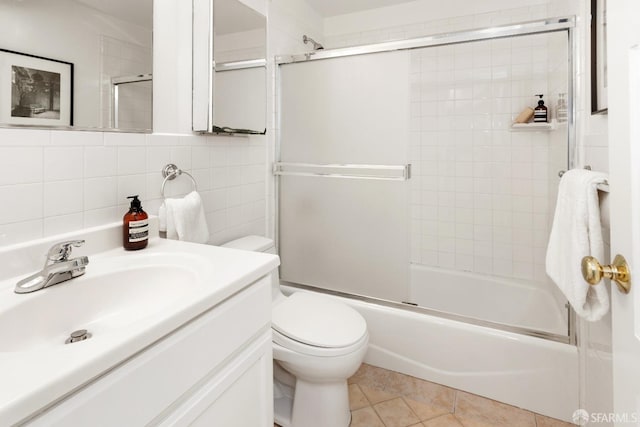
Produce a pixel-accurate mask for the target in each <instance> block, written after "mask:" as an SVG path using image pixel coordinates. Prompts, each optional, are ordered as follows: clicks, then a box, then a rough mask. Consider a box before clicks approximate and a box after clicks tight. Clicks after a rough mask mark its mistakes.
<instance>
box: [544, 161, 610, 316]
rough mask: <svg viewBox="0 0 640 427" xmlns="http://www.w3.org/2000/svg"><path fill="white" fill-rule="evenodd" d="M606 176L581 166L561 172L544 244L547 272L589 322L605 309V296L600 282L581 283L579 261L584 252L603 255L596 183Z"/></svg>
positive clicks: (607, 301)
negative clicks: (551, 219) (552, 215)
mask: <svg viewBox="0 0 640 427" xmlns="http://www.w3.org/2000/svg"><path fill="white" fill-rule="evenodd" d="M606 179H607V175H606V174H604V173H602V172H592V171H590V170H585V169H572V170H569V171H567V172H565V174H564V175H563V176H562V179H561V180H560V187H559V189H558V201H557V203H556V211H555V215H554V218H553V226H552V228H551V236H550V237H549V246H548V247H547V259H546V267H547V274H548V275H549V277H551V279H553V281H554V282H555V283H556V284H557V285H558V287H559V288H560V290H562V292H563V293H564V295H565V296H566V297H567V299H568V300H569V303H571V306H572V307H573V309H574V310H575V311H576V313H577V314H578V315H580V316H581V317H583V318H585V319H586V320H589V321H592V322H595V321H596V320H600V319H601V318H602V316H604V315H605V314H606V313H607V311H608V310H609V295H608V293H607V288H606V287H605V286H604V284H603V283H601V284H598V285H595V286H590V285H589V284H588V283H587V282H585V280H584V279H583V277H582V271H581V261H582V258H583V257H585V256H587V255H591V256H593V257H595V258H597V259H598V260H600V261H602V259H603V257H604V242H603V239H602V226H601V224H600V207H599V203H598V189H597V185H598V184H600V183H603V182H606Z"/></svg>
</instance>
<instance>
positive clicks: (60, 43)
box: [0, 0, 151, 127]
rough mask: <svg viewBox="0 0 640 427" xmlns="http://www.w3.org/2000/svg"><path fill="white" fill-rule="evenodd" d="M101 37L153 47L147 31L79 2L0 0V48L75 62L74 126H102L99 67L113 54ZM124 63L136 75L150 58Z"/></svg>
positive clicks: (144, 70) (137, 58) (148, 70)
mask: <svg viewBox="0 0 640 427" xmlns="http://www.w3.org/2000/svg"><path fill="white" fill-rule="evenodd" d="M71 23H73V25H72V24H71ZM103 36H107V37H110V38H112V39H116V40H118V41H120V42H123V43H128V44H131V45H135V46H138V47H140V48H141V49H142V50H144V49H145V48H146V49H150V47H151V29H149V28H144V27H141V26H137V25H135V24H132V23H130V22H126V21H122V20H118V19H116V18H113V17H111V16H107V15H105V14H102V13H100V12H98V11H96V10H94V9H91V8H88V7H86V6H84V5H82V4H80V3H77V2H73V1H70V0H56V1H51V0H33V1H28V2H14V1H11V2H9V1H2V2H0V40H2V48H4V49H9V50H14V51H18V52H24V53H28V54H32V55H38V56H43V57H47V58H53V59H57V60H61V61H66V62H72V63H73V64H74V73H75V76H74V81H75V84H74V99H75V105H74V124H75V125H77V126H83V127H99V126H101V125H102V120H103V117H102V114H101V106H102V105H103V104H102V103H101V91H102V87H101V80H100V79H101V77H102V76H101V71H102V68H103V67H102V65H103V60H105V59H108V58H109V57H112V56H114V54H115V52H105V51H104V50H103V46H102V43H101V38H102V37H103ZM103 55H106V57H105V56H103ZM126 62H127V64H128V65H131V66H132V67H133V68H134V69H136V70H140V71H136V72H137V73H144V72H150V62H149V58H148V56H140V55H138V56H136V57H133V58H127V59H126ZM112 68H113V67H112ZM112 71H116V70H112Z"/></svg>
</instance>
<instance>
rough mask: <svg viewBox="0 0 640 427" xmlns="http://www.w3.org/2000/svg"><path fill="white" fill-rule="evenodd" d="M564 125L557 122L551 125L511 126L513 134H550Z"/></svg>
mask: <svg viewBox="0 0 640 427" xmlns="http://www.w3.org/2000/svg"><path fill="white" fill-rule="evenodd" d="M563 124H564V123H560V124H559V123H558V122H556V121H555V120H553V121H551V122H549V123H514V124H512V125H511V131H512V132H549V131H552V130H554V129H557V128H558V126H561V125H563Z"/></svg>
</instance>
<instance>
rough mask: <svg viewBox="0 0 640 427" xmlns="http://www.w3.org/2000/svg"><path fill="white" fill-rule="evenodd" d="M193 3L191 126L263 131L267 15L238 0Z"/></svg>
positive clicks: (197, 0)
mask: <svg viewBox="0 0 640 427" xmlns="http://www.w3.org/2000/svg"><path fill="white" fill-rule="evenodd" d="M194 7H195V11H194V12H195V13H194V82H193V84H194V99H193V102H194V105H193V107H194V110H193V114H194V122H193V130H195V131H200V132H214V133H225V134H236V133H237V134H247V133H249V134H264V133H265V132H266V60H265V58H266V18H265V17H264V15H262V14H260V13H259V12H257V11H255V10H253V9H252V8H250V7H248V6H246V5H245V4H243V3H242V2H241V1H238V0H195V1H194ZM198 15H199V16H198ZM204 16H206V17H207V18H206V19H205V18H203V17H204ZM211 36H212V37H211ZM211 40H213V43H212V44H211ZM210 64H213V66H211V65H210Z"/></svg>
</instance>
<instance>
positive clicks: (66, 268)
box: [15, 240, 89, 294]
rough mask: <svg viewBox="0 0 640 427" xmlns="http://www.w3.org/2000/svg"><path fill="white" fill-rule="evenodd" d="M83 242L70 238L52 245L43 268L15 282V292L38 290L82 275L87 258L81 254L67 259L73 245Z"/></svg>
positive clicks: (87, 261)
mask: <svg viewBox="0 0 640 427" xmlns="http://www.w3.org/2000/svg"><path fill="white" fill-rule="evenodd" d="M83 244H84V240H71V241H68V242H61V243H56V244H55V245H53V246H52V247H51V249H49V252H48V254H47V260H46V261H45V262H44V267H43V269H42V270H41V271H39V272H37V273H35V274H32V275H31V276H29V277H27V278H25V279H22V280H20V281H19V282H18V283H17V284H16V288H15V293H17V294H26V293H29V292H35V291H39V290H40V289H44V288H47V287H49V286H53V285H57V284H58V283H62V282H65V281H67V280H70V279H73V278H74V277H78V276H82V275H83V274H84V273H85V267H86V265H87V264H89V258H87V257H86V256H81V257H78V258H72V259H69V255H71V250H72V248H73V247H74V246H75V247H80V246H82V245H83Z"/></svg>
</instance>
